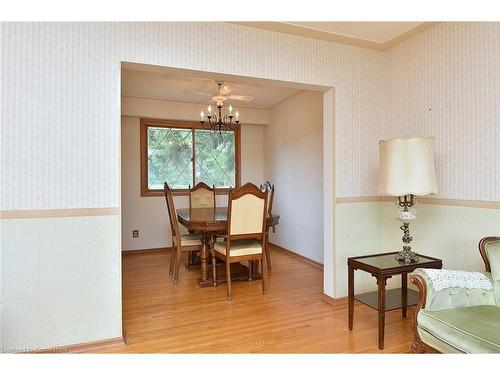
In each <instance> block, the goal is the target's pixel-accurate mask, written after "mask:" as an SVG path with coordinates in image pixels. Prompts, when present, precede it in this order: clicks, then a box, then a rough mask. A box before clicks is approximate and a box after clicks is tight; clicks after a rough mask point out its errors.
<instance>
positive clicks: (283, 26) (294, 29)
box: [229, 21, 441, 51]
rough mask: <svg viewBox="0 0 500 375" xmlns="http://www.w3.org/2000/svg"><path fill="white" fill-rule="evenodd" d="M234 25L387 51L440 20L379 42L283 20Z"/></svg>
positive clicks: (236, 23) (423, 24) (425, 23)
mask: <svg viewBox="0 0 500 375" xmlns="http://www.w3.org/2000/svg"><path fill="white" fill-rule="evenodd" d="M229 23H232V24H235V25H240V26H248V27H254V28H257V29H262V30H267V31H275V32H278V33H285V34H291V35H296V36H302V37H305V38H311V39H318V40H324V41H327V42H332V43H339V44H347V45H350V46H355V47H361V48H367V49H371V50H375V51H387V50H388V49H390V48H393V47H395V46H397V45H398V44H401V43H403V42H404V41H406V40H408V39H410V38H413V37H414V36H415V35H417V34H420V33H422V32H424V31H426V30H428V29H430V28H431V27H434V26H436V25H439V24H440V23H441V22H423V23H421V24H420V25H417V26H415V27H414V28H412V29H410V30H408V31H406V32H404V33H402V34H399V35H398V36H396V37H395V38H393V39H391V40H389V41H387V42H385V43H379V42H374V41H371V40H366V39H360V38H354V37H350V36H346V35H342V34H335V33H329V32H326V31H320V30H315V29H310V28H307V27H301V26H297V25H292V24H288V23H283V22H261V21H255V22H253V21H248V22H229Z"/></svg>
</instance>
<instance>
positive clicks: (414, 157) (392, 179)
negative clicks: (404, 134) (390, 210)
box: [378, 137, 438, 197]
mask: <svg viewBox="0 0 500 375" xmlns="http://www.w3.org/2000/svg"><path fill="white" fill-rule="evenodd" d="M379 145H380V170H379V183H378V191H379V194H382V195H391V196H396V197H398V196H402V195H406V194H413V195H417V196H418V195H430V194H437V193H438V188H437V181H436V170H435V167H434V138H423V137H415V138H394V139H390V140H382V141H380V142H379Z"/></svg>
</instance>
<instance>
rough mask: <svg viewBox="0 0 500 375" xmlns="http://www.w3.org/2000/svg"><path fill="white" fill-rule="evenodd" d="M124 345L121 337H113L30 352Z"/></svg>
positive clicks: (75, 350) (88, 351)
mask: <svg viewBox="0 0 500 375" xmlns="http://www.w3.org/2000/svg"><path fill="white" fill-rule="evenodd" d="M124 345H125V340H124V339H123V337H115V338H113V339H105V340H98V341H91V342H83V343H80V344H73V345H65V346H57V347H54V348H49V349H41V350H36V351H33V352H31V353H32V354H58V353H92V352H95V351H96V350H102V349H110V348H114V347H120V346H124Z"/></svg>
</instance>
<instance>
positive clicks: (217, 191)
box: [141, 188, 229, 197]
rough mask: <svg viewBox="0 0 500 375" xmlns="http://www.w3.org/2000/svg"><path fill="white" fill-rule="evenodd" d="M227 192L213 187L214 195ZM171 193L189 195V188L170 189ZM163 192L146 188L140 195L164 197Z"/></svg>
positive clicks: (226, 193) (227, 191) (227, 190)
mask: <svg viewBox="0 0 500 375" xmlns="http://www.w3.org/2000/svg"><path fill="white" fill-rule="evenodd" d="M228 194H229V189H227V188H225V189H217V188H216V189H215V195H228ZM172 195H173V196H185V197H187V196H189V190H187V189H173V190H172ZM164 196H165V194H164V192H163V190H161V189H159V190H146V191H141V197H164Z"/></svg>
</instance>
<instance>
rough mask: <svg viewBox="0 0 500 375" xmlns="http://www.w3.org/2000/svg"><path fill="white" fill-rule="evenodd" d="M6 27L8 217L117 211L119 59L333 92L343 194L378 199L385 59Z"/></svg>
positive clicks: (259, 44) (184, 27)
mask: <svg viewBox="0 0 500 375" xmlns="http://www.w3.org/2000/svg"><path fill="white" fill-rule="evenodd" d="M2 28H3V32H2V51H3V53H2V89H1V94H2V108H1V112H2V113H1V114H2V129H1V208H2V209H4V210H12V209H48V208H53V209H56V208H80V207H108V206H118V205H119V202H120V196H119V189H120V187H119V181H120V176H119V170H120V168H119V160H120V157H119V155H120V141H119V135H120V62H121V61H132V62H140V63H146V64H153V65H163V66H170V67H179V68H189V69H196V70H205V71H214V72H220V73H228V74H238V75H246V76H253V77H259V78H269V79H275V80H284V81H294V82H300V83H309V84H317V85H324V86H334V87H335V88H336V105H337V107H336V126H337V134H336V136H337V140H338V142H337V143H338V144H337V168H338V169H337V181H338V186H337V194H338V195H339V196H363V195H373V194H375V186H376V183H375V173H376V172H375V171H376V166H377V158H378V156H377V153H378V151H377V141H378V139H379V138H380V136H381V135H382V130H381V128H382V126H381V125H382V124H383V123H384V116H385V114H384V104H385V102H384V100H385V99H384V88H385V84H386V82H385V75H384V74H385V73H384V72H385V61H384V55H383V53H381V52H377V51H371V50H366V49H361V48H356V47H350V46H345V45H337V44H332V43H328V42H324V41H319V40H312V39H306V38H301V37H296V36H290V35H286V34H281V33H275V32H268V31H263V30H257V29H253V28H247V27H242V26H238V25H233V24H223V23H179V22H170V23H169V22H165V23H4V24H3V25H2ZM219 43H220V44H222V45H224V46H227V47H229V48H230V49H231V53H230V55H227V54H218V53H215V52H214V51H216V50H217V49H218V47H219ZM344 140H345V141H344Z"/></svg>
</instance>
